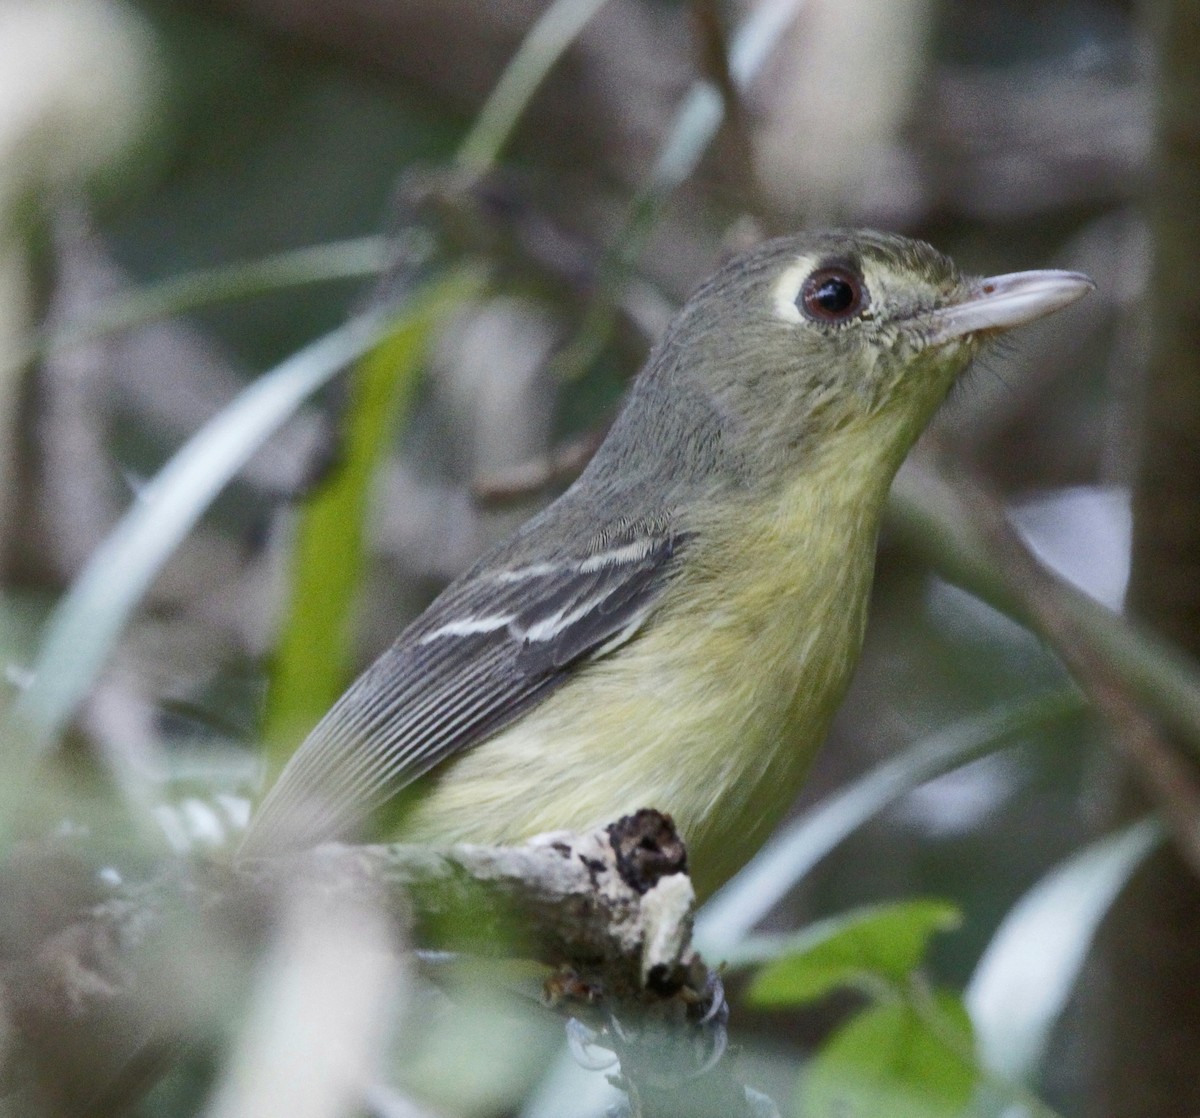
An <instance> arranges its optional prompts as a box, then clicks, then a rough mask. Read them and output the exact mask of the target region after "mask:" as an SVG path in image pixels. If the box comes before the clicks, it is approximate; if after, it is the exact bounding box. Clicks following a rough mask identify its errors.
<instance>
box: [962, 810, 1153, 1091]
mask: <svg viewBox="0 0 1200 1118" xmlns="http://www.w3.org/2000/svg"><path fill="white" fill-rule="evenodd" d="M1163 837H1164V832H1163V828H1162V826H1161V825H1160V824H1159V823H1158V822H1157V821H1156V820H1153V819H1147V820H1143V821H1142V822H1140V823H1135V824H1134V825H1133V826H1131V827H1128V828H1126V829H1125V830H1123V831H1120V832H1118V833H1117V834H1115V835H1109V836H1107V837H1106V838H1104V839H1101V840H1100V841H1099V842H1095V843H1093V844H1092V845H1091V846H1088V847H1086V848H1085V849H1084V850H1082V851H1080V852H1079V853H1077V854H1076V855H1074V856H1073V857H1072V858H1070V859H1069V860H1068V861H1066V862H1064V863H1063V864H1062V865H1060V866H1059V867H1058V868H1056V869H1055V870H1054V871H1053V872H1051V873H1050V874H1048V875H1047V876H1046V877H1045V878H1043V879H1042V880H1041V881H1040V882H1038V884H1037V885H1036V886H1034V888H1032V889H1031V890H1030V891H1029V892H1028V893H1026V894H1025V896H1023V897H1022V898H1021V899H1020V900H1019V901H1018V902H1017V903H1016V904H1015V905H1014V906H1013V908H1012V910H1011V911H1010V912H1009V914H1008V915H1007V916H1006V917H1005V918H1004V921H1003V923H1002V924H1001V925H1000V928H999V930H998V931H997V932H996V934H995V936H993V937H992V941H991V943H990V944H988V947H987V950H986V951H984V953H983V957H982V958H981V959H980V960H979V965H978V966H977V967H976V968H975V973H974V975H973V976H972V978H971V981H970V983H969V984H968V986H967V991H966V995H965V998H966V1004H967V1007H968V1008H969V1010H970V1012H971V1020H972V1021H973V1022H974V1023H975V1029H976V1032H977V1033H978V1036H979V1051H980V1056H981V1058H982V1061H983V1064H984V1066H985V1067H987V1068H988V1069H989V1070H990V1071H992V1072H994V1073H996V1074H997V1075H1000V1076H1003V1077H1005V1078H1007V1079H1011V1080H1015V1081H1017V1082H1025V1083H1027V1082H1029V1081H1031V1080H1032V1079H1033V1078H1034V1076H1035V1075H1036V1074H1037V1070H1038V1066H1039V1064H1040V1063H1041V1060H1042V1057H1043V1055H1044V1054H1045V1050H1046V1045H1047V1043H1048V1041H1049V1039H1050V1034H1051V1031H1052V1029H1053V1027H1054V1023H1055V1022H1056V1021H1057V1020H1058V1018H1059V1015H1060V1014H1061V1013H1062V1011H1063V1007H1064V1006H1065V1005H1066V1003H1067V999H1068V998H1069V997H1070V994H1071V991H1072V990H1073V989H1074V988H1075V984H1076V982H1077V981H1078V979H1079V971H1080V968H1081V967H1082V965H1083V961H1084V959H1085V958H1086V957H1087V953H1088V949H1089V948H1090V946H1091V943H1092V939H1093V937H1094V936H1095V934H1096V929H1097V927H1098V926H1099V924H1100V921H1101V920H1103V918H1104V916H1105V914H1106V913H1107V912H1108V910H1109V909H1110V908H1111V907H1112V903H1113V901H1114V900H1116V898H1117V896H1118V894H1119V893H1120V892H1121V890H1122V889H1123V888H1124V887H1125V884H1126V882H1128V880H1129V878H1130V877H1131V876H1132V875H1133V873H1134V871H1135V870H1136V869H1137V868H1138V866H1140V865H1141V864H1142V861H1143V860H1144V859H1145V857H1146V856H1147V855H1148V854H1149V853H1150V852H1151V851H1152V850H1154V849H1155V848H1156V847H1157V846H1158V845H1159V844H1160V843H1161V842H1162V840H1163Z"/></svg>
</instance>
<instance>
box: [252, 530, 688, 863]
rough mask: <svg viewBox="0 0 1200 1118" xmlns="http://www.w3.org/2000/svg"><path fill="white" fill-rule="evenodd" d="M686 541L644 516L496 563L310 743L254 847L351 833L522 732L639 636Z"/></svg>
mask: <svg viewBox="0 0 1200 1118" xmlns="http://www.w3.org/2000/svg"><path fill="white" fill-rule="evenodd" d="M684 543H685V537H684V536H682V535H680V534H679V533H678V532H675V531H672V530H671V528H670V526H669V523H668V522H667V521H666V520H665V519H657V518H655V519H643V520H641V521H638V522H634V523H626V524H621V525H618V526H617V527H616V528H615V529H609V530H606V531H604V532H602V533H596V534H594V535H593V536H592V538H591V545H590V546H589V547H588V548H586V549H584V550H582V551H581V552H579V553H576V554H575V555H574V556H571V555H568V554H562V553H559V554H557V555H555V556H554V557H553V558H550V559H545V560H539V559H537V558H529V559H526V560H523V561H518V562H512V561H511V560H510V561H508V562H493V563H490V564H489V563H487V561H485V562H484V563H483V564H481V566H480V567H477V568H476V569H475V570H474V571H472V572H471V573H469V574H468V575H466V576H464V577H463V578H462V579H460V580H459V581H458V582H455V583H453V584H451V586H449V587H448V588H447V589H446V591H445V592H444V593H443V594H442V595H441V596H440V597H439V598H438V599H437V600H436V601H435V602H434V603H433V604H432V605H431V606H430V607H429V609H428V610H427V611H426V612H425V613H424V614H422V615H421V616H420V617H419V618H418V619H417V620H416V621H415V622H414V623H413V624H412V625H411V626H410V627H409V628H408V629H407V630H405V632H404V633H402V634H401V636H400V638H399V639H398V640H397V641H396V643H395V644H394V645H393V646H392V647H391V648H390V649H389V650H388V651H387V652H385V653H384V654H383V656H381V657H380V658H379V659H378V660H377V661H376V662H375V663H374V664H373V665H372V666H371V667H370V668H369V669H368V670H367V671H366V672H365V673H364V674H363V675H362V676H361V677H359V679H358V680H357V681H356V682H355V683H354V684H353V685H352V686H351V687H350V689H349V690H348V691H347V692H346V693H345V694H344V695H343V696H342V697H341V698H340V699H339V700H338V702H337V703H336V704H335V705H334V706H333V708H332V709H331V710H330V711H329V713H328V714H327V715H326V716H325V717H324V718H323V719H322V721H321V722H320V723H319V724H318V726H317V727H316V729H314V730H313V732H312V734H310V735H309V737H308V739H307V740H306V741H305V742H304V744H303V745H301V747H300V749H299V750H298V751H297V752H296V754H295V755H294V756H293V758H292V760H291V761H290V762H289V764H288V765H287V767H286V768H285V769H284V771H283V773H282V775H281V776H280V778H279V780H278V781H277V783H276V784H275V786H274V787H273V788H272V789H271V792H270V793H269V794H268V796H267V798H266V799H265V800H264V802H263V804H262V807H261V808H260V810H259V812H258V813H257V815H256V816H255V819H254V822H253V824H252V827H251V832H250V835H249V836H248V839H247V847H246V849H247V850H248V851H249V852H262V851H264V850H266V849H280V848H284V847H290V846H295V845H309V844H312V843H315V842H320V841H324V840H327V839H330V838H336V837H342V836H345V835H346V834H347V833H348V832H350V831H352V830H354V829H355V828H356V827H357V826H358V825H359V824H361V823H362V821H363V820H364V819H365V818H366V817H367V816H368V815H370V814H371V813H372V812H373V811H375V810H376V809H377V808H378V807H379V806H380V805H381V804H382V803H383V802H385V801H386V800H388V799H389V798H390V797H392V796H394V795H395V794H396V793H398V792H399V791H401V790H402V789H403V788H404V787H405V786H406V785H408V784H410V783H411V782H412V781H413V780H415V779H417V778H418V777H420V776H422V775H423V774H424V773H426V772H428V771H429V770H430V769H431V768H433V767H434V766H435V765H437V764H438V763H439V762H440V761H443V760H445V759H446V758H448V757H450V756H452V755H453V754H455V753H458V752H459V751H461V750H464V749H469V748H470V747H471V746H473V745H475V744H476V743H478V742H480V741H482V740H483V739H484V738H486V737H488V736H489V735H490V734H493V733H495V732H496V731H497V730H499V729H501V728H502V727H504V726H506V725H508V724H509V723H511V722H512V721H513V720H514V719H515V718H517V717H518V716H519V715H520V714H521V713H522V712H523V711H525V710H527V709H529V708H530V707H531V706H533V705H534V704H536V703H538V702H540V701H541V700H542V699H544V698H545V697H546V696H547V695H548V694H549V693H550V692H551V691H553V690H554V689H555V688H556V687H558V686H559V685H560V684H562V683H563V682H565V680H566V679H567V678H568V677H569V675H570V672H571V669H572V668H573V667H574V666H576V665H577V664H579V663H580V662H581V661H584V660H586V659H588V658H590V657H593V656H596V655H598V654H603V653H604V652H606V651H608V650H610V649H611V648H614V647H616V646H617V645H618V644H620V643H622V642H623V641H624V640H627V639H628V638H629V637H630V636H631V635H632V634H633V633H634V632H635V631H636V630H637V628H638V627H639V626H640V625H641V623H642V622H643V620H644V619H645V618H646V616H647V615H648V614H649V613H650V612H651V611H652V609H653V607H654V604H655V602H656V601H657V599H658V598H659V596H660V594H661V592H662V589H663V588H664V586H665V585H666V583H667V581H668V580H669V578H670V576H671V574H672V572H673V570H674V569H675V560H676V558H677V556H678V553H679V551H680V549H681V548H682V547H683V546H684ZM536 550H537V549H536V548H528V547H523V548H521V551H522V552H523V553H524V554H525V555H526V556H528V555H530V553H531V552H532V553H534V554H536Z"/></svg>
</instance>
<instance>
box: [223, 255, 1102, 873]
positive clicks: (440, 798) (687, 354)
mask: <svg viewBox="0 0 1200 1118" xmlns="http://www.w3.org/2000/svg"><path fill="white" fill-rule="evenodd" d="M1092 286H1093V285H1092V283H1091V281H1090V280H1089V279H1087V278H1086V277H1085V276H1082V275H1078V274H1075V273H1072V272H1059V271H1038V272H1020V273H1016V274H1013V275H1004V276H996V277H993V278H991V279H972V278H968V277H964V276H962V275H960V274H959V272H958V271H957V269H956V268H955V267H954V265H953V264H952V263H951V262H950V261H949V260H948V259H947V258H946V257H944V256H942V255H941V254H940V253H938V252H937V251H935V250H934V249H933V248H931V247H930V246H929V245H926V244H923V243H921V242H918V241H913V240H909V239H907V238H904V237H899V236H890V235H887V234H880V233H870V232H831V233H815V234H804V235H800V236H793V237H785V238H782V239H779V240H774V241H770V242H768V243H766V244H763V245H760V246H759V247H757V248H755V249H752V250H751V251H749V252H747V253H745V254H744V255H741V256H738V257H737V258H736V259H733V260H731V261H730V262H729V263H727V264H726V265H725V266H724V267H723V268H721V270H720V271H719V272H717V273H716V275H714V276H713V277H712V278H711V279H709V280H708V281H707V282H706V283H704V284H703V285H701V286H700V288H699V289H698V290H697V291H696V292H695V294H693V295H692V297H691V298H690V299H689V300H688V301H687V303H686V305H685V306H684V307H683V309H682V310H681V311H680V312H679V314H678V315H677V316H676V317H675V319H674V321H673V322H672V323H671V325H670V328H669V329H668V330H667V333H666V337H664V338H663V340H662V341H661V343H660V344H659V345H658V347H657V348H656V349H655V350H654V352H653V353H652V354H651V356H650V358H649V360H648V361H647V363H646V366H645V368H644V369H643V370H642V372H641V374H640V375H639V376H638V377H637V379H636V381H635V382H634V384H633V386H632V388H631V389H630V391H629V394H628V398H627V399H626V402H625V405H624V408H623V410H622V411H621V413H620V416H619V417H618V419H617V420H616V422H615V424H614V425H613V427H612V430H611V431H610V432H609V434H608V437H607V438H606V439H605V441H604V443H603V445H602V446H601V447H600V449H599V450H598V451H597V453H596V455H595V457H594V458H593V459H592V461H591V463H590V464H589V465H588V467H587V469H586V470H585V471H584V472H583V474H582V475H581V476H580V478H579V479H578V480H577V481H576V482H575V484H574V485H572V486H571V487H570V489H568V490H567V491H566V492H565V493H564V494H563V495H562V496H561V497H559V499H558V500H556V501H555V502H554V503H553V504H551V505H550V506H549V507H548V508H546V509H545V510H543V511H542V512H541V513H539V514H538V515H536V516H535V517H534V518H533V519H532V520H530V521H529V522H528V523H526V524H525V525H524V526H523V527H522V528H521V529H520V530H519V531H517V532H516V533H515V534H514V535H513V536H512V537H511V538H509V539H508V540H506V541H505V542H503V543H501V544H500V545H499V546H497V547H494V548H492V550H491V551H489V552H488V553H487V554H486V555H485V556H484V557H483V558H482V559H481V560H480V561H479V562H478V563H476V564H475V566H474V567H473V568H472V569H471V570H469V571H468V572H467V573H466V574H464V575H463V576H462V577H461V578H459V579H458V580H457V581H455V582H454V583H452V584H451V585H450V586H449V587H448V588H447V589H446V590H445V591H444V592H443V593H442V594H441V596H440V597H438V599H437V600H436V601H435V602H434V603H433V604H432V605H431V606H430V607H429V608H428V609H427V610H426V611H425V612H424V613H423V614H422V615H421V616H420V617H418V618H417V619H416V620H415V621H414V622H413V623H412V624H411V625H409V627H408V628H407V629H405V630H404V632H403V633H402V634H401V635H400V637H399V639H398V640H397V641H396V643H395V644H394V645H393V646H392V647H391V648H390V649H389V650H388V651H387V652H385V653H384V654H383V656H381V657H380V658H379V659H378V660H377V661H376V662H375V663H374V664H373V665H372V666H371V667H370V668H369V669H368V670H367V671H366V672H365V673H364V674H363V675H362V676H361V677H360V678H359V679H358V681H357V682H356V683H354V684H353V686H351V687H350V689H349V690H348V691H347V692H346V693H345V694H344V695H343V696H342V698H341V699H340V700H339V701H338V702H337V704H336V705H335V706H334V707H333V709H332V710H330V711H329V713H328V714H327V715H326V716H325V718H324V719H323V720H322V721H321V723H320V724H319V725H318V726H317V727H316V729H315V730H314V731H313V732H312V734H311V735H310V736H309V738H308V739H307V740H306V741H305V742H304V743H303V745H302V746H301V747H300V749H299V750H298V751H297V753H296V754H295V756H294V757H293V758H292V760H291V761H290V763H289V764H288V765H287V767H286V768H285V770H284V771H283V773H282V775H281V777H280V778H279V780H278V781H277V783H276V784H275V786H274V787H273V788H272V789H271V791H270V793H269V794H268V796H267V798H266V800H265V801H264V803H263V805H262V807H261V810H260V811H259V812H258V814H257V816H256V818H255V820H254V822H253V825H252V828H251V833H250V836H249V839H248V845H247V849H248V850H249V851H254V852H262V851H266V850H275V849H280V848H283V847H287V846H292V845H296V844H305V845H306V844H310V843H313V842H316V841H319V840H323V839H327V838H333V837H345V836H347V835H350V834H354V833H356V831H358V830H359V828H360V825H361V824H362V823H363V821H364V819H365V818H366V817H367V816H368V815H370V814H371V813H373V812H376V811H377V809H379V808H381V806H382V805H384V803H385V801H389V800H393V798H394V797H396V796H397V794H398V793H400V792H401V790H403V789H405V788H406V787H408V786H409V785H411V784H412V783H413V782H414V781H419V792H420V794H419V795H416V796H414V797H412V799H411V803H407V804H406V810H405V811H404V813H403V815H402V816H401V821H400V823H399V828H398V831H397V833H396V834H395V835H394V837H396V838H399V839H403V840H412V841H420V842H430V843H450V842H459V841H465V842H482V843H505V842H512V841H516V840H520V839H524V838H527V837H529V836H531V835H534V834H536V833H539V832H543V831H550V830H558V829H562V828H571V829H575V830H580V829H585V828H590V827H593V826H597V825H601V824H603V823H606V822H610V821H613V820H616V819H617V818H619V817H620V816H622V815H624V814H626V813H629V812H632V811H634V810H636V809H638V808H641V807H655V808H658V809H660V810H662V811H665V812H669V813H670V814H671V815H672V816H673V817H674V819H675V822H676V824H677V826H678V827H679V830H680V832H681V833H682V835H683V837H684V838H685V839H686V841H687V844H688V848H689V852H690V858H689V862H690V866H691V870H692V874H693V877H694V879H695V881H696V884H697V888H698V890H699V891H700V892H701V893H702V894H703V893H705V892H708V891H710V890H711V889H712V888H713V887H714V886H715V885H717V884H719V883H720V882H721V881H722V880H724V879H725V878H726V877H728V876H729V875H730V874H731V873H732V872H733V871H735V870H736V869H737V868H738V867H739V866H740V865H741V864H742V863H743V862H744V861H746V859H747V858H749V856H750V855H751V854H752V853H753V852H754V851H755V849H756V848H757V847H758V846H759V845H760V844H761V842H762V840H763V839H764V838H765V837H766V836H767V834H768V833H769V832H770V830H771V829H772V828H773V827H774V826H775V825H776V823H777V822H778V821H779V819H780V817H781V816H782V814H783V813H784V812H785V811H786V809H787V807H788V805H789V804H790V803H791V802H792V800H793V798H794V797H795V795H796V792H797V789H798V788H799V786H800V784H801V782H802V781H803V779H804V776H805V772H806V770H807V768H808V766H809V762H810V760H811V759H812V756H813V753H814V751H815V750H816V748H817V746H818V745H819V744H820V742H821V740H822V738H823V737H824V736H825V733H826V730H827V728H828V726H829V722H830V719H831V717H832V715H833V713H834V710H835V708H836V707H837V705H838V702H839V700H840V699H841V697H842V694H843V692H844V690H845V688H846V685H847V683H848V681H849V679H850V674H851V672H852V671H853V668H854V664H855V661H856V659H857V657H858V652H859V646H860V644H861V641H862V636H863V628H864V622H865V617H866V607H867V598H868V591H869V589H870V586H871V577H872V571H873V566H874V559H875V541H876V534H877V532H878V529H879V522H880V516H881V513H882V509H883V503H884V498H885V495H886V493H887V490H888V486H889V484H890V483H891V480H892V477H893V475H894V474H895V473H896V470H897V469H898V467H899V466H900V463H901V461H902V460H903V458H904V456H905V454H906V453H907V452H908V450H909V448H910V447H911V446H912V444H913V442H914V441H915V440H916V438H917V436H918V435H919V434H920V433H921V431H922V429H923V428H924V427H925V425H926V423H927V422H928V420H929V419H930V417H931V416H932V415H933V413H934V411H935V409H936V408H937V407H938V405H939V404H940V403H941V402H942V400H943V399H944V398H945V396H946V394H947V392H948V391H949V389H950V387H951V385H953V384H954V382H955V380H956V379H957V378H958V376H959V375H960V374H961V373H962V371H963V370H964V369H965V368H966V366H967V364H968V363H969V361H970V360H971V358H972V356H973V355H974V354H975V353H976V352H977V351H978V350H979V348H980V345H981V344H982V343H983V341H984V340H985V339H986V338H987V337H989V336H990V335H993V334H995V333H997V332H999V331H1002V330H1006V329H1008V328H1009V327H1012V326H1017V325H1019V324H1021V323H1024V322H1029V321H1030V320H1032V319H1035V318H1039V317H1041V316H1042V315H1045V314H1048V313H1050V312H1051V311H1054V310H1057V309H1058V308H1060V307H1065V306H1067V305H1068V304H1070V303H1073V302H1074V301H1075V300H1076V299H1079V298H1080V297H1081V296H1082V295H1084V294H1085V293H1086V292H1087V291H1088V290H1089V289H1091V287H1092Z"/></svg>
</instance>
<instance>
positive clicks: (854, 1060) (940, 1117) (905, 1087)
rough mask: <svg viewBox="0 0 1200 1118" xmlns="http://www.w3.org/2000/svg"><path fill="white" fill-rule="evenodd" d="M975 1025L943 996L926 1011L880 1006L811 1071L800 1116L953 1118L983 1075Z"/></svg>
mask: <svg viewBox="0 0 1200 1118" xmlns="http://www.w3.org/2000/svg"><path fill="white" fill-rule="evenodd" d="M970 1053H971V1025H970V1021H969V1019H968V1018H967V1014H966V1011H965V1010H964V1009H963V1008H962V1004H961V1003H960V1002H959V1000H958V999H957V998H956V997H954V996H953V995H950V994H939V995H937V996H936V997H935V999H934V1003H933V1005H932V1006H931V1007H929V1010H927V1011H925V1012H921V1011H918V1009H917V1007H916V1006H914V1005H913V1004H910V1003H909V1002H894V1003H887V1004H884V1005H876V1006H872V1007H871V1008H869V1009H867V1010H864V1011H863V1012H862V1013H860V1014H858V1015H857V1016H855V1017H853V1018H852V1019H851V1020H850V1021H848V1022H847V1023H846V1024H845V1025H843V1026H842V1027H841V1028H840V1029H838V1030H837V1032H835V1033H834V1034H833V1036H831V1037H830V1039H829V1040H828V1041H827V1042H826V1043H825V1045H824V1046H823V1047H822V1048H821V1051H820V1052H819V1053H818V1054H817V1055H816V1057H814V1059H813V1060H812V1061H811V1063H810V1064H809V1065H808V1068H807V1069H806V1070H805V1072H804V1075H803V1078H802V1079H801V1082H800V1089H799V1091H798V1092H797V1095H796V1098H795V1100H794V1105H793V1107H792V1113H793V1114H795V1115H796V1116H797V1118H800V1116H803V1118H951V1116H953V1115H961V1114H962V1113H963V1112H964V1110H965V1109H966V1108H967V1106H968V1105H969V1104H970V1102H971V1097H972V1095H973V1094H974V1091H975V1087H976V1085H977V1083H978V1080H979V1075H978V1072H977V1070H976V1068H975V1065H974V1061H973V1060H972V1059H971V1055H970Z"/></svg>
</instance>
